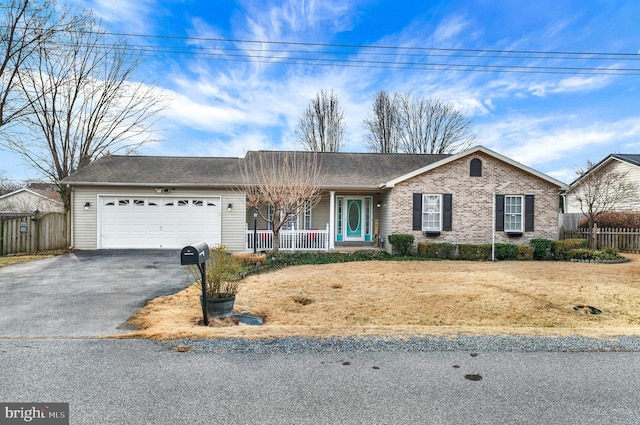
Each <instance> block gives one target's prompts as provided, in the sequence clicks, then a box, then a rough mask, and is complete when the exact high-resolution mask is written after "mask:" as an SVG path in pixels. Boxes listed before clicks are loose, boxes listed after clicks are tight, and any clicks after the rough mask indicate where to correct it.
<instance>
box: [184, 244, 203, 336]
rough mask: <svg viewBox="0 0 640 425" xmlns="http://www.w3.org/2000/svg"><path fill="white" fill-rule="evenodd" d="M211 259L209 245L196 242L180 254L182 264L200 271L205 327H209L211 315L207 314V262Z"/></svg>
mask: <svg viewBox="0 0 640 425" xmlns="http://www.w3.org/2000/svg"><path fill="white" fill-rule="evenodd" d="M208 259H209V245H207V244H206V243H204V242H196V243H194V244H193V245H189V246H185V247H184V248H182V251H181V252H180V264H181V265H183V266H186V265H191V264H193V265H195V266H197V267H198V270H200V276H201V282H202V285H201V286H202V317H203V319H204V320H203V323H204V325H205V326H209V315H208V314H207V267H206V266H207V260H208Z"/></svg>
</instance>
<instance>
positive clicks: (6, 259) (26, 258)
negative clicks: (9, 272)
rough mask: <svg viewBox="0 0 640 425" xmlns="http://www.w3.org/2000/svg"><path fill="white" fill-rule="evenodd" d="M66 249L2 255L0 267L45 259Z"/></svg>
mask: <svg viewBox="0 0 640 425" xmlns="http://www.w3.org/2000/svg"><path fill="white" fill-rule="evenodd" d="M65 252H66V251H59V252H58V251H55V252H45V253H36V254H19V255H7V256H2V257H0V267H5V266H12V265H14V264H22V263H29V262H31V261H38V260H43V259H45V258H51V257H54V256H56V255H60V254H63V253H65Z"/></svg>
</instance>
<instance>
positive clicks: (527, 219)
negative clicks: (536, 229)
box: [524, 195, 535, 232]
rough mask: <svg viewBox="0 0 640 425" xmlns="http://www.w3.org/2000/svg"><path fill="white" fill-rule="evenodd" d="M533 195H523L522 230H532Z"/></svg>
mask: <svg viewBox="0 0 640 425" xmlns="http://www.w3.org/2000/svg"><path fill="white" fill-rule="evenodd" d="M534 205H535V204H534V200H533V195H525V197H524V231H525V232H533V211H534Z"/></svg>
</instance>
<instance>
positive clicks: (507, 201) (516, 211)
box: [504, 195, 524, 233]
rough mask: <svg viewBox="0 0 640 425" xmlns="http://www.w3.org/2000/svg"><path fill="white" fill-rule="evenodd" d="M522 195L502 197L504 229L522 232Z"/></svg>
mask: <svg viewBox="0 0 640 425" xmlns="http://www.w3.org/2000/svg"><path fill="white" fill-rule="evenodd" d="M523 204H524V202H523V197H522V196H511V195H506V196H505V197H504V231H505V232H516V233H518V232H519V233H521V232H522V223H523V219H522V215H523V214H522V213H523Z"/></svg>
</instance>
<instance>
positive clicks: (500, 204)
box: [496, 195, 504, 232]
mask: <svg viewBox="0 0 640 425" xmlns="http://www.w3.org/2000/svg"><path fill="white" fill-rule="evenodd" d="M496 231H499V232H502V231H504V195H496Z"/></svg>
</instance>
